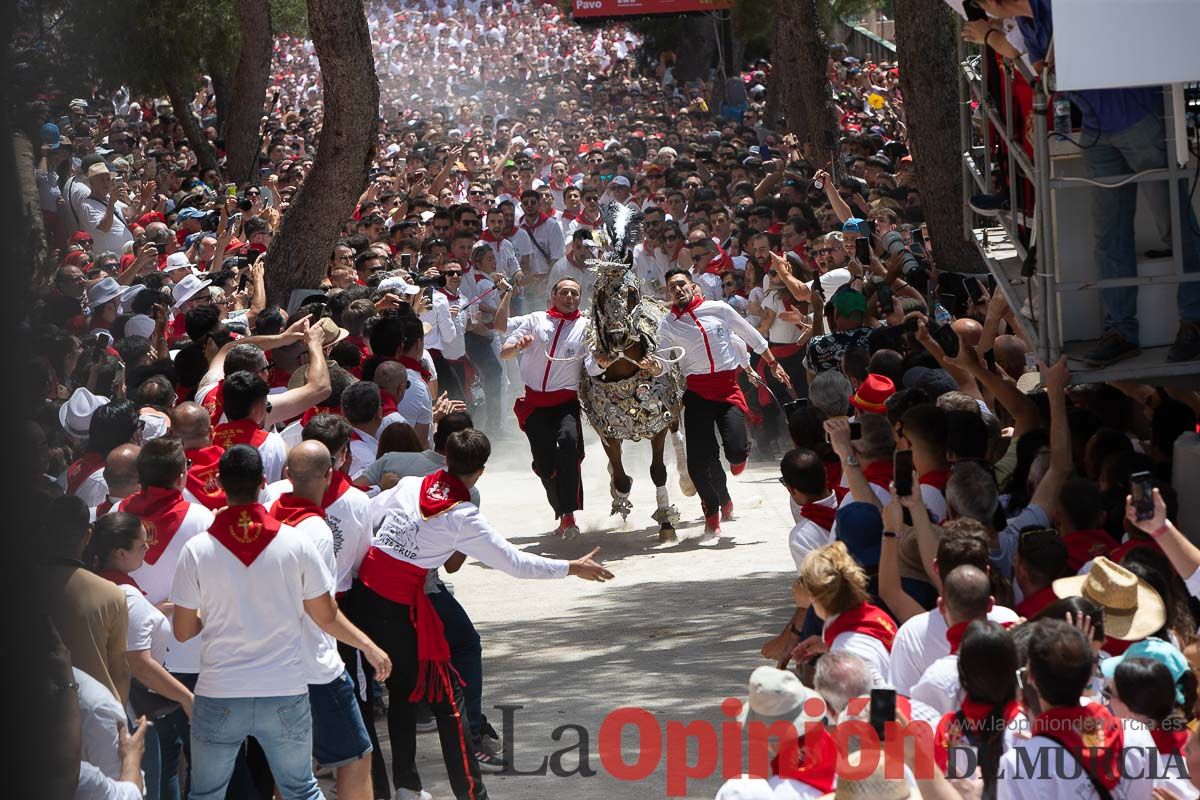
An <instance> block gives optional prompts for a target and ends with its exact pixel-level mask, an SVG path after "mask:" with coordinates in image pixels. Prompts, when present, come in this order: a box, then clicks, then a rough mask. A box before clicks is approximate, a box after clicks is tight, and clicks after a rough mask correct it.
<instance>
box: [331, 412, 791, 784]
mask: <svg viewBox="0 0 1200 800" xmlns="http://www.w3.org/2000/svg"><path fill="white" fill-rule="evenodd" d="M586 439H587V445H586V447H587V457H586V458H585V460H584V463H583V474H584V501H585V502H584V505H585V509H584V511H583V512H582V513H581V514H580V515H578V520H579V523H580V527H581V529H582V534H581V535H580V536H579V537H578V538H575V539H571V540H569V541H565V542H563V541H559V540H557V539H555V538H554V537H552V536H551V535H550V531H551V530H552V529H553V528H554V521H553V517H552V514H551V511H550V507H549V505H548V504H547V502H546V499H545V493H544V491H543V489H542V486H541V483H540V482H539V481H538V480H537V478H536V477H535V476H534V475H533V473H532V472H531V471H530V468H529V450H528V446H527V442H526V441H525V439H524V438H523V437H522V436H519V435H517V436H510V437H508V438H506V439H503V440H500V441H497V442H496V443H495V445H494V449H493V455H492V461H491V462H490V463H489V465H488V469H487V471H486V472H485V473H484V476H483V478H482V480H481V481H480V484H479V490H480V493H481V498H482V510H483V513H484V514H485V516H487V517H488V519H489V520H490V521H491V522H492V524H493V525H494V526H495V527H496V528H497V529H498V530H499V531H500V532H501V533H503V534H504V535H505V536H507V537H508V539H509V541H510V542H512V543H513V545H515V546H516V547H518V548H521V549H522V550H525V551H527V552H531V553H538V554H540V555H544V556H548V557H553V558H575V557H577V556H580V555H582V554H584V553H587V552H588V551H589V550H591V549H592V548H593V547H596V546H599V547H601V548H602V549H601V553H600V558H601V559H602V560H603V561H604V562H605V563H606V564H607V565H608V566H609V568H610V569H611V570H612V571H613V572H614V573H615V574H616V579H615V580H614V581H611V582H608V583H588V582H584V581H581V580H579V579H576V578H567V579H565V580H558V581H532V580H527V581H518V580H516V579H514V578H511V577H509V576H507V575H505V574H503V573H501V572H499V571H497V570H493V569H490V568H487V567H485V566H483V565H482V564H479V563H478V562H468V564H467V565H466V566H464V567H463V569H462V570H461V571H459V572H458V573H457V574H455V575H453V576H449V580H450V582H451V583H452V584H453V587H454V592H455V596H456V597H457V598H458V600H459V602H461V603H462V605H463V606H464V608H466V610H467V612H468V613H469V614H470V616H471V618H472V619H473V620H474V622H475V625H476V627H477V628H478V630H479V633H480V636H481V637H482V640H483V659H484V695H483V705H484V713H485V714H487V716H488V718H489V721H491V722H492V723H493V724H494V725H495V727H496V729H497V730H500V729H501V727H502V723H503V719H504V713H503V712H502V711H501V710H499V709H497V708H495V706H498V705H514V706H522V708H521V709H520V710H514V711H512V712H510V713H511V720H512V729H511V732H510V733H509V732H505V733H506V735H511V739H512V743H513V755H514V766H515V768H516V770H518V771H520V772H530V771H534V770H536V769H538V767H539V766H540V765H541V764H542V761H543V759H544V758H547V757H550V756H552V754H553V753H555V751H558V750H562V749H567V748H570V752H567V753H565V754H564V755H563V756H561V758H560V761H561V766H560V769H559V771H560V772H564V771H565V772H575V771H577V770H578V769H579V765H580V756H579V753H580V750H581V749H584V750H586V751H587V763H586V766H587V767H588V768H590V770H592V771H594V773H595V774H594V775H592V776H591V777H583V776H582V775H580V774H572V775H568V776H565V777H561V776H556V775H554V774H553V772H551V771H548V772H547V773H546V774H545V775H528V776H522V775H505V774H490V775H489V774H485V776H484V781H485V785H486V786H487V788H488V792H489V794H490V795H491V796H492V797H493V798H519V799H520V800H562V799H563V798H571V800H592V799H593V798H594V799H595V800H601V798H603V800H622V799H623V798H660V797H666V796H668V792H667V785H666V774H667V770H666V764H667V760H668V753H669V752H673V753H675V754H676V756H675V758H676V760H677V761H679V760H681V759H682V754H683V753H684V748H681V747H678V746H676V747H674V748H672V747H670V746H669V742H668V733H669V731H668V727H667V724H668V722H675V723H683V724H687V723H689V722H693V721H696V720H706V721H708V722H710V723H712V728H711V730H712V731H713V732H714V733H718V734H719V732H720V730H721V729H720V723H721V722H723V721H726V720H727V719H728V718H727V717H726V716H724V715H723V714H722V711H721V703H722V701H723V700H725V699H726V698H728V697H739V698H744V697H745V692H746V682H747V679H748V678H749V675H750V673H751V671H752V670H753V669H754V668H755V667H757V666H760V665H762V664H764V663H766V662H765V661H764V660H763V659H762V658H761V656H760V655H759V653H758V649H759V647H760V646H761V644H762V642H763V640H764V639H765V638H767V637H768V636H771V635H774V634H775V633H777V632H778V631H779V630H780V629H782V627H783V625H784V624H785V623H786V621H787V618H788V615H789V613H790V609H789V603H790V600H791V594H790V577H789V576H790V574H791V573H792V572H793V571H794V565H793V563H792V560H791V556H790V555H789V553H788V547H787V536H788V532H789V530H790V528H791V524H792V523H791V514H790V512H789V511H788V506H787V499H786V496H785V494H784V491H783V489H782V487H781V486H780V485H779V483H778V482H777V480H776V478H777V476H778V474H779V472H778V467H777V465H776V464H774V463H766V462H761V463H756V462H751V464H750V465H749V467H748V468H747V470H746V471H745V472H743V473H742V474H741V475H740V476H739V477H737V478H732V477H730V487H731V488H730V492H731V495H732V497H733V501H734V506H735V519H734V520H733V521H732V522H727V523H724V524H723V525H722V529H723V534H724V535H723V536H722V538H721V539H720V540H718V541H717V542H716V543H715V544H707V545H703V546H702V545H699V544H698V543H697V542H696V541H695V537H697V536H699V534H700V533H701V531H702V530H703V523H702V519H701V516H700V501H699V499H698V498H696V497H690V498H689V497H684V496H683V494H682V492H680V490H679V486H678V483H677V482H676V473H675V468H674V456H673V454H672V453H671V448H670V446H669V444H668V447H667V451H668V452H667V456H666V458H667V464H668V470H669V472H670V478H669V487H670V490H671V499H672V501H673V502H674V503H675V504H676V506H677V507H678V508H679V510H680V512H681V513H682V515H683V519H682V521H681V522H680V524H679V527H678V532H679V537H680V541H679V543H678V544H675V545H659V543H658V526H657V524H655V523H654V522H653V521H652V520H651V519H650V514H651V513H652V512H653V511H654V509H655V502H654V487H653V484H652V483H651V481H650V477H649V463H650V446H649V444H648V443H645V442H642V443H638V444H629V443H627V444H626V452H627V455H626V457H625V461H626V465H627V469H628V470H629V472H630V474H631V475H632V476H633V477H634V486H633V493H632V500H633V502H634V510H633V513H632V514H631V515H630V517H629V520H628V523H627V524H626V525H624V526H622V525H621V520H620V517H610V516H609V515H608V511H609V504H610V501H609V492H608V473H607V460H606V459H605V457H604V453H603V450H602V449H601V448H600V444H599V441H598V440H597V439H596V437H595V434H594V433H592V432H591V431H590V430H588V431H587V436H586ZM629 706H634V707H638V708H641V709H644V710H645V711H646V712H648V713H649V715H651V716H652V718H653V720H655V721H656V724H654V725H650V724H648V725H647V728H646V734H647V737H646V739H644V740H643V742H642V744H641V748H640V750H641V757H642V758H646V759H651V760H652V759H653V749H654V748H653V741H652V739H653V732H654V731H655V730H657V732H658V735H659V736H661V737H662V738H661V750H662V754H661V757H660V758H659V760H658V764H657V766H656V768H655V769H654V770H653V771H652V772H650V773H649V775H648V776H647V777H645V778H644V779H641V780H621V779H618V778H616V777H614V776H613V775H612V774H611V772H610V770H609V769H607V768H606V767H605V765H604V763H602V760H601V757H600V729H601V723H602V721H603V720H604V719H605V717H606V716H607V715H609V714H610V713H611V712H613V711H615V710H617V709H619V708H622V707H629ZM647 719H649V718H647ZM564 725H574V726H581V727H582V728H583V729H585V731H586V736H587V737H588V738H587V742H586V745H585V746H584V747H582V748H581V747H580V746H579V742H580V734H579V733H578V732H577V730H573V729H567V730H564V731H560V732H559V734H558V735H559V739H558V740H557V741H556V740H555V738H553V737H554V735H555V731H556V729H558V728H559V727H560V726H564ZM377 726H378V729H379V732H380V735H381V737H386V724H384V723H383V722H382V721H380V722H378V723H377ZM672 728H674V726H672ZM670 733H671V734H672V736H671V740H672V741H682V740H683V736H682V734H680V733H679V732H677V731H674V730H672V731H670ZM385 748H386V745H385ZM686 749H687V752H688V757H687V758H688V763H689V764H693V765H694V764H696V762H697V757H698V755H697V748H696V746H695V742H693V743H692V746H690V747H687V748H686ZM418 750H419V752H418V766H419V768H420V771H421V776H422V779H423V781H424V783H425V788H426V790H427V791H429V792H430V793H431V794H432V795H433V797H434V798H435V800H446V799H447V798H452V797H453V794H452V793H451V792H450V788H449V783H448V782H447V780H446V773H445V768H444V766H443V764H442V759H441V752H440V750H439V748H438V740H437V736H436V734H427V735H422V736H420V737H418ZM718 752H719V751H718ZM623 757H624V759H625V761H626V762H627V763H629V764H634V763H636V762H637V760H638V757H639V745H638V742H637V737H636V736H635V735H634V728H632V727H629V728H626V735H625V737H624V739H623ZM610 760H611V759H610ZM389 763H390V762H389ZM682 767H683V765H682V764H678V765H677V768H676V769H673V770H672V772H673V773H674V774H682V772H681V771H680V770H682ZM721 782H722V779H721V777H720V766H719V765H718V766H717V771H716V772H715V773H714V774H713V775H711V776H709V777H708V778H705V779H699V778H697V779H691V780H689V781H688V782H687V784H686V787H687V790H686V794H685V795H680V794H677V793H675V792H673V793H672V794H674V795H675V796H686V797H690V798H712V797H713V796H714V795H715V793H716V790H717V788H718V787H719V786H720V784H721ZM323 783H325V784H326V785H328V783H327V782H323ZM676 788H678V787H676ZM330 796H332V793H331V795H330Z"/></svg>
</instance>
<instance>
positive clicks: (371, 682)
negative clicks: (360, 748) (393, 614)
mask: <svg viewBox="0 0 1200 800" xmlns="http://www.w3.org/2000/svg"><path fill="white" fill-rule="evenodd" d="M364 591H366V590H365V589H364V588H361V586H360V584H359V583H358V581H355V582H354V585H353V586H352V587H351V589H350V591H349V592H347V593H346V594H345V595H344V596H341V597H339V598H338V607H339V608H340V609H341V611H342V613H343V614H345V615H346V619H348V620H350V621H351V622H352V623H354V624H355V625H356V626H357V627H359V628H362V627H363V622H362V615H361V614H360V613H359V610H358V603H359V602H361V598H362V592H364ZM337 648H338V655H339V656H341V657H342V663H344V664H345V665H346V672H347V673H348V674H349V675H350V681H351V683H353V684H354V699H355V700H356V701H357V702H358V711H359V713H360V714H362V718H363V723H364V724H366V726H367V737H368V738H369V739H370V740H371V784H372V787H373V791H374V795H375V800H392V790H391V786H390V784H389V783H388V776H387V763H386V762H385V761H384V759H383V748H382V747H380V746H379V734H378V733H377V732H376V730H375V699H376V696H377V695H376V691H375V670H374V669H372V668H371V665H370V664H369V663H368V662H367V660H366V659H365V658H363V657H362V653H360V652H359V651H358V650H357V649H355V648H353V647H351V646H350V645H348V644H345V643H343V642H338V646H337Z"/></svg>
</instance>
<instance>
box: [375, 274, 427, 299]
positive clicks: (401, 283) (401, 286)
mask: <svg viewBox="0 0 1200 800" xmlns="http://www.w3.org/2000/svg"><path fill="white" fill-rule="evenodd" d="M379 290H380V291H384V292H396V293H398V294H407V295H414V294H420V293H421V287H420V286H417V285H416V284H413V283H409V282H408V281H406V280H404V278H401V277H394V278H384V279H383V280H381V281H380V282H379Z"/></svg>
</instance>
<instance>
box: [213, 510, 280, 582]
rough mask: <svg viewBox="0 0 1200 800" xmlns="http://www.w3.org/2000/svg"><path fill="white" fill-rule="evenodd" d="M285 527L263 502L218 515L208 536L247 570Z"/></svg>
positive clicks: (225, 511)
mask: <svg viewBox="0 0 1200 800" xmlns="http://www.w3.org/2000/svg"><path fill="white" fill-rule="evenodd" d="M281 527H282V525H281V523H280V522H279V520H277V519H275V518H274V517H272V516H271V515H270V514H268V513H267V510H266V509H265V508H263V506H262V504H261V503H251V504H250V505H247V506H230V507H229V508H227V509H225V510H224V511H222V512H221V513H220V514H217V518H216V519H214V520H213V524H212V527H210V528H209V529H208V533H209V535H210V536H212V537H213V538H214V539H216V540H217V541H218V542H220V543H221V544H222V545H224V546H225V549H227V550H228V551H229V552H231V553H233V554H234V555H235V556H237V559H238V561H241V562H242V563H243V564H245V565H246V566H247V567H248V566H250V565H251V564H253V563H254V559H256V558H258V557H259V555H260V554H261V553H262V551H263V550H265V549H267V545H269V544H270V543H271V542H272V541H274V539H275V536H276V535H277V534H278V533H279V529H280V528H281Z"/></svg>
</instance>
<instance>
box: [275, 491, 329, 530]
mask: <svg viewBox="0 0 1200 800" xmlns="http://www.w3.org/2000/svg"><path fill="white" fill-rule="evenodd" d="M268 513H269V514H270V515H271V516H272V517H274V518H275V519H277V520H279V521H280V522H282V523H283V524H284V525H291V526H292V527H295V526H297V525H299V524H300V523H301V522H303V521H304V520H306V519H308V518H309V517H320V518H321V519H325V511H324V509H322V508H321V507H320V506H319V505H317V504H316V503H314V502H313V501H311V500H306V499H304V498H303V497H300V496H299V495H297V494H296V493H294V492H288V493H287V494H281V495H279V499H278V500H276V501H275V502H274V504H272V506H271V510H270V511H269V512H268Z"/></svg>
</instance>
